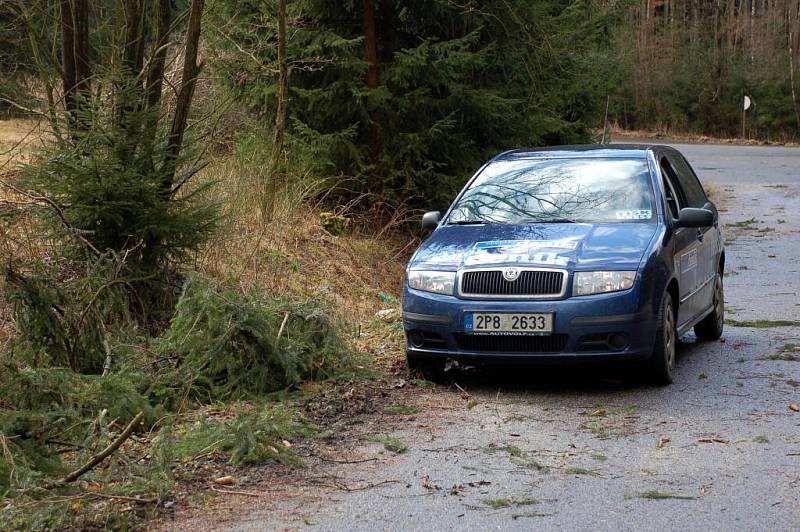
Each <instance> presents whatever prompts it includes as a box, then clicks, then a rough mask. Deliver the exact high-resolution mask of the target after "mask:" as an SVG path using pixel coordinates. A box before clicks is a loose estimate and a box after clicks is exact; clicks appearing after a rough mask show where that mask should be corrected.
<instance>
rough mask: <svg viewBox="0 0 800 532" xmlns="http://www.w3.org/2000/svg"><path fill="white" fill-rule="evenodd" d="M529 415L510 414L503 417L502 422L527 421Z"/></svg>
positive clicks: (529, 417)
mask: <svg viewBox="0 0 800 532" xmlns="http://www.w3.org/2000/svg"><path fill="white" fill-rule="evenodd" d="M530 419H531V416H523V415H521V414H511V415H510V416H507V417H504V418H503V423H511V422H513V421H529V420H530Z"/></svg>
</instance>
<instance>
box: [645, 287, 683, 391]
mask: <svg viewBox="0 0 800 532" xmlns="http://www.w3.org/2000/svg"><path fill="white" fill-rule="evenodd" d="M677 336H678V335H677V331H676V330H675V307H674V306H673V303H672V294H670V293H669V292H667V293H666V294H664V299H663V301H662V302H661V311H660V312H659V316H658V328H657V329H656V341H655V345H654V346H653V355H652V356H651V357H650V362H649V363H648V365H647V376H648V378H649V380H650V381H651V382H653V384H671V383H672V380H673V378H674V377H673V374H674V371H675V352H676V344H677V341H678V338H677Z"/></svg>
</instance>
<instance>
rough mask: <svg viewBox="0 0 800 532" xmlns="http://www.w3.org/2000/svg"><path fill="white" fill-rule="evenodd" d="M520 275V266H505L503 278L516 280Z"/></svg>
mask: <svg viewBox="0 0 800 532" xmlns="http://www.w3.org/2000/svg"><path fill="white" fill-rule="evenodd" d="M518 277H519V268H505V269H504V270H503V279H505V280H506V281H516V280H517V278H518Z"/></svg>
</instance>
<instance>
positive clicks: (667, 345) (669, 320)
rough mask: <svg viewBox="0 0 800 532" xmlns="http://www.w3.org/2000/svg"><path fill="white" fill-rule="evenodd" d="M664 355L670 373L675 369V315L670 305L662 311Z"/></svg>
mask: <svg viewBox="0 0 800 532" xmlns="http://www.w3.org/2000/svg"><path fill="white" fill-rule="evenodd" d="M664 353H665V354H666V359H667V367H668V368H669V369H670V371H671V370H672V368H674V367H675V313H674V312H672V304H671V303H668V304H667V306H666V308H665V309H664Z"/></svg>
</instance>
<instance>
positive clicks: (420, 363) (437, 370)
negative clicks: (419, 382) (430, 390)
mask: <svg viewBox="0 0 800 532" xmlns="http://www.w3.org/2000/svg"><path fill="white" fill-rule="evenodd" d="M406 364H407V365H408V370H409V371H410V372H411V373H418V374H419V375H421V376H422V377H423V378H424V379H425V380H426V381H431V382H441V381H442V380H444V365H445V361H444V360H439V359H438V358H428V357H419V356H413V357H412V356H409V355H408V354H406Z"/></svg>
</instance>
